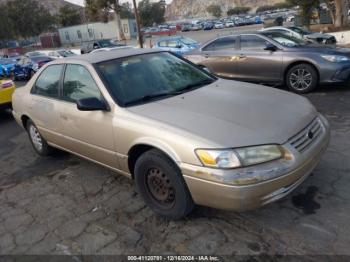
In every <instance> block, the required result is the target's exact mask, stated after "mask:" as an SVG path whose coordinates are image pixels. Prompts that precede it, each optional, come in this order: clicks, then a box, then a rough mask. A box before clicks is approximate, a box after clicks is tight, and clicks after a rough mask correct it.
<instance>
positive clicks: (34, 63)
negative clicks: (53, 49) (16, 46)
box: [11, 55, 53, 81]
mask: <svg viewBox="0 0 350 262" xmlns="http://www.w3.org/2000/svg"><path fill="white" fill-rule="evenodd" d="M51 61H53V59H52V58H51V57H49V56H44V55H42V56H33V57H27V56H23V57H22V58H21V59H20V60H19V61H18V62H17V63H16V64H15V66H14V68H13V71H12V72H11V79H12V80H15V81H17V80H29V79H31V78H32V77H33V75H34V74H35V73H36V72H37V71H38V70H39V69H40V68H41V67H42V66H43V65H45V64H46V63H49V62H51Z"/></svg>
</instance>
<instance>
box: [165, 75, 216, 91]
mask: <svg viewBox="0 0 350 262" xmlns="http://www.w3.org/2000/svg"><path fill="white" fill-rule="evenodd" d="M214 81H215V80H214V79H206V80H203V81H200V82H197V83H193V84H188V85H187V86H185V87H183V88H181V89H180V90H176V91H174V92H172V93H171V94H174V95H179V94H183V93H185V92H187V91H190V90H192V89H194V88H196V87H201V86H205V85H209V84H211V83H213V82H214Z"/></svg>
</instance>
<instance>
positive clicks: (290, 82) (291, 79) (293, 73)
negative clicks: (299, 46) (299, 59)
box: [286, 64, 318, 94]
mask: <svg viewBox="0 0 350 262" xmlns="http://www.w3.org/2000/svg"><path fill="white" fill-rule="evenodd" d="M286 84H287V86H288V88H289V90H291V91H293V92H295V93H299V94H305V93H309V92H311V91H312V90H314V89H315V88H316V86H317V84H318V75H317V71H316V69H315V68H314V67H313V66H311V65H309V64H298V65H295V66H293V67H292V68H291V69H289V71H288V72H287V77H286Z"/></svg>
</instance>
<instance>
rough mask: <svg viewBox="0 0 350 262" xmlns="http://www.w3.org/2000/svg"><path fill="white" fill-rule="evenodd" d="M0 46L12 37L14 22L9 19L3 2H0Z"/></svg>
mask: <svg viewBox="0 0 350 262" xmlns="http://www.w3.org/2000/svg"><path fill="white" fill-rule="evenodd" d="M0 25H1V26H0V46H4V44H5V42H6V41H8V40H10V39H12V38H13V37H14V28H13V26H14V24H12V23H11V22H10V20H9V16H8V8H7V6H6V5H5V4H0Z"/></svg>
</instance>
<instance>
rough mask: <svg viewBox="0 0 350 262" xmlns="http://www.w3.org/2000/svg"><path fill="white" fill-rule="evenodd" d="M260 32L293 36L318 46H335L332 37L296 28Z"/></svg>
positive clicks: (268, 29) (272, 28)
mask: <svg viewBox="0 0 350 262" xmlns="http://www.w3.org/2000/svg"><path fill="white" fill-rule="evenodd" d="M262 31H274V32H279V33H283V34H287V35H289V36H293V37H296V38H299V39H304V40H308V41H311V42H314V43H319V44H336V43H337V39H336V38H335V37H334V36H333V35H328V34H321V33H313V32H310V31H308V30H306V29H303V28H301V27H296V26H290V27H283V26H274V27H268V28H264V29H262Z"/></svg>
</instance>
